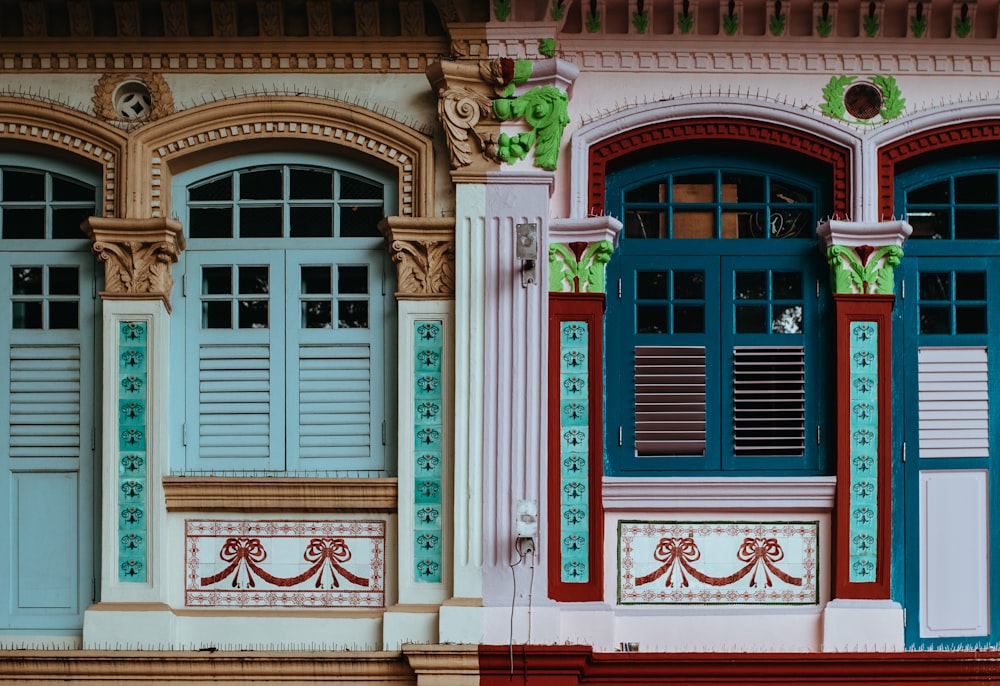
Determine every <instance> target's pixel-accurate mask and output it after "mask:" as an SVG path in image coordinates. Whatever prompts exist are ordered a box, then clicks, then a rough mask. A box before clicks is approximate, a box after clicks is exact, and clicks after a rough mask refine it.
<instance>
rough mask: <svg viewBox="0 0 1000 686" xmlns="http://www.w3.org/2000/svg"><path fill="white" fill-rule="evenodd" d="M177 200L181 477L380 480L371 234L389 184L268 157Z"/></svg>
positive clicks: (383, 385)
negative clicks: (184, 240)
mask: <svg viewBox="0 0 1000 686" xmlns="http://www.w3.org/2000/svg"><path fill="white" fill-rule="evenodd" d="M175 194H176V195H175V207H182V208H183V211H184V223H185V226H186V229H187V235H188V245H187V249H186V250H185V253H184V255H183V259H182V263H181V265H180V267H181V271H182V273H183V277H182V278H183V284H184V297H183V303H182V309H183V315H182V317H183V321H184V326H183V327H182V328H183V329H184V332H183V343H181V345H183V346H184V360H183V365H184V369H185V374H186V379H187V383H186V391H185V397H184V399H183V401H179V402H180V403H181V404H182V405H183V407H184V411H183V413H179V414H182V415H183V422H184V427H183V430H184V436H185V456H184V464H183V469H184V470H186V471H195V472H212V473H230V474H243V473H252V472H257V471H266V472H282V473H286V474H330V475H362V476H378V475H384V474H386V473H390V472H391V470H392V469H393V467H392V465H391V463H387V459H386V452H387V450H386V442H387V437H388V436H390V435H392V434H393V433H394V432H392V431H391V430H388V429H387V427H386V426H385V422H386V421H387V420H389V419H390V418H391V408H392V402H391V399H392V395H391V393H390V392H389V390H388V388H387V384H389V383H391V381H392V374H386V369H387V368H390V369H391V367H392V364H393V361H394V351H393V341H394V339H395V326H394V323H393V321H394V317H393V314H392V312H393V311H392V304H393V301H392V298H391V296H390V295H389V294H391V293H392V292H393V291H394V288H392V287H387V286H386V284H385V283H384V281H385V279H386V278H389V277H390V275H391V272H390V270H388V269H387V266H388V265H387V261H388V260H387V256H386V252H385V248H384V241H383V239H382V237H381V235H380V234H379V232H378V229H377V224H378V221H379V220H380V219H381V218H382V217H384V216H386V215H387V214H391V213H393V212H394V210H395V208H394V206H393V203H394V199H395V197H396V188H395V180H394V179H393V178H392V177H391V176H389V175H387V174H385V173H383V172H380V171H378V170H371V169H366V168H363V167H360V166H358V165H356V164H352V163H349V162H346V161H342V160H330V159H325V158H320V157H318V156H301V155H299V156H295V157H294V159H292V158H289V157H287V156H285V157H279V156H273V155H268V156H254V157H252V158H240V159H238V160H231V161H227V162H226V163H217V164H214V165H212V166H210V167H206V168H199V169H197V170H193V171H191V172H187V173H185V174H182V175H179V176H178V177H177V178H176V179H175ZM179 342H180V341H179Z"/></svg>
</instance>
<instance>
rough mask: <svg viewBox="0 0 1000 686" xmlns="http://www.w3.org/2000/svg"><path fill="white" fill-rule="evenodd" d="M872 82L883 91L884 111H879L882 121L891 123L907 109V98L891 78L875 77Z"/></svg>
mask: <svg viewBox="0 0 1000 686" xmlns="http://www.w3.org/2000/svg"><path fill="white" fill-rule="evenodd" d="M871 81H872V83H874V84H875V85H876V86H877V87H878V89H879V90H881V91H882V109H881V110H879V114H880V115H881V116H882V119H883V120H885V121H889V120H890V119H895V118H896V117H898V116H899V115H901V114H902V113H903V108H905V107H906V98H904V97H903V92H902V91H901V90H900V89H899V86H898V85H896V79H894V78H893V77H891V76H882V75H879V76H873V77H872V78H871Z"/></svg>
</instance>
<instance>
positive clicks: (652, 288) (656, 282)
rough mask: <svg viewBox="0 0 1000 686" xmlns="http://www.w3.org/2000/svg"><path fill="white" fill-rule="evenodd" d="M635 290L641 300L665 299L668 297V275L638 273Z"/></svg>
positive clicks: (662, 273)
mask: <svg viewBox="0 0 1000 686" xmlns="http://www.w3.org/2000/svg"><path fill="white" fill-rule="evenodd" d="M675 278H676V277H675ZM675 288H676V285H675ZM635 290H636V297H637V298H638V299H639V300H663V299H665V298H666V297H667V273H666V272H638V273H637V274H636V275H635Z"/></svg>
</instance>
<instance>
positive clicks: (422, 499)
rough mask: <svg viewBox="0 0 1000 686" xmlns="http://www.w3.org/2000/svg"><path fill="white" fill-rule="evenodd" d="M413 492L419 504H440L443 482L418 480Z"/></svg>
mask: <svg viewBox="0 0 1000 686" xmlns="http://www.w3.org/2000/svg"><path fill="white" fill-rule="evenodd" d="M413 492H414V497H415V498H416V502H418V503H440V502H441V481H440V480H438V479H417V480H416V483H415V484H414V488H413Z"/></svg>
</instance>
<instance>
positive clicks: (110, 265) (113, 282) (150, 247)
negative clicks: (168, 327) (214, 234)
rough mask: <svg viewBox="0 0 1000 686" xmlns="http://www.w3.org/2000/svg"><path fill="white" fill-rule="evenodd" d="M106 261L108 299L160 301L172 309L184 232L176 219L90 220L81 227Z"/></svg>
mask: <svg viewBox="0 0 1000 686" xmlns="http://www.w3.org/2000/svg"><path fill="white" fill-rule="evenodd" d="M81 228H82V229H83V231H84V233H86V234H87V236H88V237H89V238H90V239H91V240H92V241H93V242H94V246H93V250H94V252H95V253H97V255H98V258H99V259H100V260H101V261H102V262H104V290H103V291H102V292H101V297H103V298H108V299H117V300H122V299H128V300H149V299H152V298H160V299H162V300H163V302H164V303H165V304H166V306H167V311H169V310H170V291H171V289H172V288H173V285H174V279H173V276H171V273H170V265H171V264H173V263H174V262H176V261H177V259H178V258H179V257H180V253H181V251H182V250H184V246H185V241H184V232H183V229H182V228H181V225H180V223H179V222H176V221H174V220H172V219H135V220H130V219H109V218H104V217H88V218H87V220H86V221H84V223H83V226H82V227H81Z"/></svg>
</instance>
